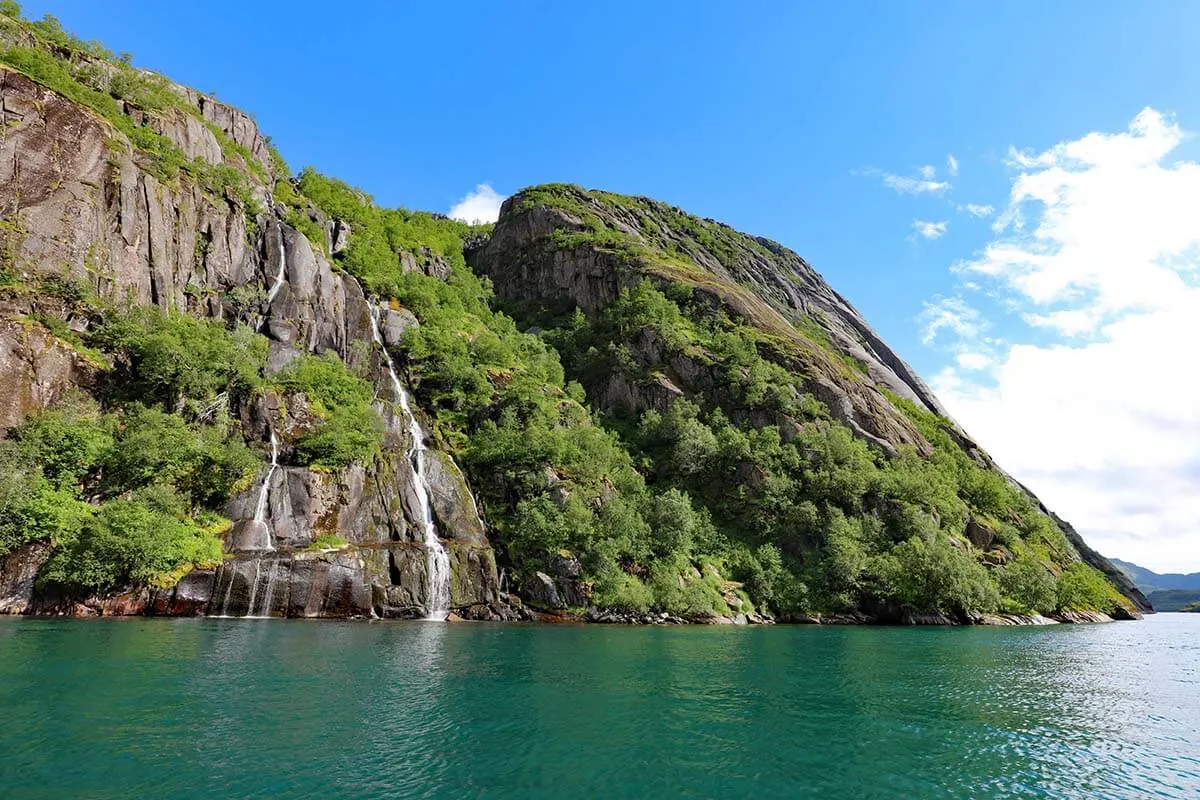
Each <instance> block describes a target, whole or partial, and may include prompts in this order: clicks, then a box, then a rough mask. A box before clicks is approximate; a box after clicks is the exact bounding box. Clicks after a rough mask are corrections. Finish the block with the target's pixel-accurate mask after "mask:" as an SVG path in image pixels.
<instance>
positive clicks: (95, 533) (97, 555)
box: [41, 499, 221, 589]
mask: <svg viewBox="0 0 1200 800" xmlns="http://www.w3.org/2000/svg"><path fill="white" fill-rule="evenodd" d="M220 559H221V543H220V540H219V539H217V538H216V537H215V536H213V535H212V533H211V532H209V531H206V530H204V529H202V528H200V527H199V526H197V525H195V524H194V523H190V522H188V521H184V520H180V519H177V518H176V517H174V516H172V515H170V514H167V513H163V512H161V511H156V510H153V509H151V508H150V507H149V506H148V505H147V504H145V503H144V502H138V500H136V499H130V500H121V499H118V500H110V501H109V502H107V503H105V504H103V505H102V506H100V507H99V508H98V509H97V510H96V512H95V514H94V515H92V516H91V517H90V518H88V519H87V520H86V521H85V522H84V524H83V525H82V526H81V529H80V530H79V532H78V534H77V536H76V537H75V539H74V541H70V542H68V543H66V544H65V546H63V547H61V548H59V549H57V550H56V551H55V553H54V555H53V556H52V557H51V559H50V561H49V562H48V563H47V564H46V567H45V569H44V570H43V572H42V576H41V578H42V580H45V581H53V582H56V583H62V584H65V585H67V586H70V587H78V588H88V589H93V588H100V587H105V586H112V585H115V584H121V583H126V582H132V583H137V584H143V585H145V584H153V583H155V582H156V581H159V580H161V579H162V578H163V577H164V576H166V575H169V574H170V573H172V572H173V571H175V570H177V569H178V568H179V567H181V566H183V565H186V564H195V563H210V562H216V561H220Z"/></svg>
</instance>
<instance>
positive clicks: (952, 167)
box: [946, 153, 958, 178]
mask: <svg viewBox="0 0 1200 800" xmlns="http://www.w3.org/2000/svg"><path fill="white" fill-rule="evenodd" d="M946 172H947V173H949V174H950V177H951V178H953V177H954V176H955V175H957V174H958V159H957V158H955V157H954V154H953V153H951V154H950V155H948V156H946Z"/></svg>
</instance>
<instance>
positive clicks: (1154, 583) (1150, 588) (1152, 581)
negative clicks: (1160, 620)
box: [1109, 558, 1200, 608]
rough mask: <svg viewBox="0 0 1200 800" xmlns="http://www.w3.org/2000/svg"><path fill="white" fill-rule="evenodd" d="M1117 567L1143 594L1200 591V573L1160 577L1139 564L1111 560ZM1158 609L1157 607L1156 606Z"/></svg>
mask: <svg viewBox="0 0 1200 800" xmlns="http://www.w3.org/2000/svg"><path fill="white" fill-rule="evenodd" d="M1109 560H1110V561H1112V563H1113V564H1114V565H1115V566H1116V567H1117V569H1119V570H1121V571H1122V572H1124V573H1125V574H1126V575H1128V576H1129V579H1130V580H1132V581H1133V583H1134V585H1135V586H1137V587H1138V588H1139V589H1141V590H1142V591H1143V592H1146V593H1147V594H1149V593H1150V592H1156V591H1159V590H1162V589H1195V590H1200V572H1193V573H1190V574H1188V575H1184V574H1182V573H1178V572H1169V573H1166V574H1163V575H1160V574H1159V573H1157V572H1153V571H1151V570H1148V569H1146V568H1145V567H1139V566H1138V565H1137V564H1131V563H1129V562H1128V561H1122V560H1120V559H1119V558H1113V559H1109ZM1155 608H1157V605H1156V606H1155Z"/></svg>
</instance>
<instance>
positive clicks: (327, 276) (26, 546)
mask: <svg viewBox="0 0 1200 800" xmlns="http://www.w3.org/2000/svg"><path fill="white" fill-rule="evenodd" d="M3 8H4V9H5V10H6V12H9V13H7V14H6V15H5V16H0V92H2V95H3V105H2V106H0V108H3V113H4V136H3V138H0V208H2V209H3V216H2V217H0V389H2V391H0V430H3V431H4V434H5V436H4V439H3V440H0V462H2V463H3V469H2V470H0V476H2V480H0V557H2V558H3V561H2V563H0V609H3V610H6V611H9V612H12V613H72V614H89V613H106V614H131V613H153V614H210V615H212V614H221V615H227V616H245V615H253V616H335V617H336V616H381V617H412V616H428V617H435V618H442V617H445V616H446V615H447V614H450V613H453V614H456V615H459V616H462V617H468V618H475V619H517V618H523V619H529V618H536V617H538V615H540V614H545V613H553V614H557V615H560V616H561V615H568V616H570V615H578V616H581V617H583V616H586V618H589V619H593V620H598V621H620V620H627V621H659V622H661V621H663V620H667V621H681V620H692V621H707V622H722V621H731V620H732V621H738V622H745V621H752V622H753V621H763V622H765V621H770V620H771V619H780V620H796V621H817V620H823V621H859V622H864V621H879V622H910V623H912V622H917V623H953V622H980V621H988V622H997V623H1000V622H1004V623H1011V622H1019V621H1034V620H1035V619H1036V618H1035V617H1034V615H1035V614H1038V613H1042V614H1053V615H1056V616H1057V617H1058V618H1059V619H1062V620H1064V621H1079V620H1085V619H1101V618H1105V617H1104V616H1102V615H1112V616H1116V617H1123V618H1130V617H1135V616H1137V615H1138V613H1139V611H1145V610H1149V604H1148V603H1147V601H1146V599H1145V597H1144V596H1143V595H1142V594H1141V592H1139V591H1138V589H1137V588H1136V587H1134V585H1133V584H1132V583H1131V582H1130V581H1129V580H1128V578H1127V577H1126V576H1125V574H1124V573H1122V572H1120V571H1119V570H1118V569H1117V568H1116V567H1114V566H1113V565H1112V564H1111V563H1109V562H1108V561H1107V560H1106V559H1105V558H1104V557H1103V556H1101V555H1099V554H1098V553H1096V552H1095V551H1093V550H1091V549H1090V548H1088V547H1087V545H1086V544H1085V543H1084V542H1083V540H1082V539H1081V538H1080V537H1079V535H1078V534H1077V533H1076V532H1075V531H1074V529H1072V528H1071V526H1070V525H1069V524H1067V523H1066V522H1064V521H1063V520H1060V519H1059V518H1057V517H1056V516H1054V515H1053V514H1052V513H1050V512H1049V510H1048V509H1046V508H1045V507H1044V506H1043V505H1042V504H1041V503H1040V502H1039V501H1038V499H1037V498H1036V496H1034V495H1033V494H1032V493H1031V492H1030V491H1029V490H1027V489H1026V488H1025V487H1023V486H1021V485H1020V484H1018V483H1017V482H1016V481H1014V480H1013V479H1012V478H1011V477H1010V476H1008V475H1007V474H1006V473H1005V472H1004V471H1003V470H1002V469H1001V468H1000V467H999V466H998V465H996V464H995V463H994V461H993V460H992V459H991V458H990V456H988V454H987V453H986V452H985V451H984V450H983V449H982V448H981V447H979V446H978V445H977V444H976V443H975V442H974V441H973V440H972V439H971V438H970V436H969V435H968V434H967V433H966V432H965V431H963V430H962V429H961V428H960V427H959V426H958V425H957V424H956V423H954V422H953V421H952V420H951V419H950V418H949V417H948V415H947V414H946V412H945V410H944V409H943V408H942V407H941V405H940V404H939V403H938V401H937V398H936V397H934V395H933V394H932V392H930V390H929V388H928V387H927V386H926V385H925V384H924V383H923V382H922V381H921V379H920V378H919V377H918V376H917V375H916V374H915V373H914V372H913V370H912V369H911V368H910V367H908V365H906V364H905V363H904V361H903V360H902V359H901V358H900V357H899V356H898V355H897V354H896V353H895V352H893V351H892V350H891V349H890V348H889V347H888V346H887V345H886V343H884V342H883V341H882V340H881V339H880V337H879V336H878V334H876V333H875V332H874V331H873V330H872V329H871V327H870V326H869V325H868V324H867V323H866V321H865V320H863V319H862V318H861V316H860V315H859V314H858V313H857V312H856V311H855V310H854V309H853V308H852V307H851V306H850V305H849V303H847V302H846V301H845V299H844V298H842V297H841V296H840V295H838V294H837V293H836V292H835V291H834V290H833V289H832V288H830V287H829V286H828V285H827V284H826V283H825V281H824V280H823V279H822V278H821V276H820V275H819V274H818V273H817V272H816V271H815V270H814V269H813V268H812V267H811V266H810V265H809V264H807V263H806V262H805V261H804V260H803V259H802V258H800V257H799V256H798V255H796V254H795V253H793V252H792V251H790V250H788V249H787V248H785V247H783V246H781V245H779V244H777V243H775V242H772V241H770V240H767V239H762V238H759V237H754V236H750V235H746V234H743V233H739V232H737V231H734V230H733V229H731V228H729V227H728V226H725V225H722V224H720V223H718V222H715V221H712V220H706V219H700V218H697V217H694V216H692V215H689V214H687V213H686V212H683V211H681V210H680V209H678V208H674V207H672V206H669V205H666V204H664V203H660V202H657V201H654V200H651V199H648V198H642V197H629V196H625V195H619V194H613V193H609V192H603V191H596V190H585V189H582V188H580V187H577V186H571V185H564V184H554V185H545V186H537V187H531V188H528V189H525V190H523V191H521V192H519V193H517V194H516V195H514V196H513V197H511V198H509V199H508V200H507V201H506V202H505V204H504V207H503V209H502V211H501V214H500V219H499V221H498V222H497V223H496V224H495V225H494V226H468V225H464V224H462V223H458V222H455V221H453V220H449V219H447V218H445V217H443V216H440V215H436V214H428V213H423V212H413V211H409V210H405V209H385V208H381V207H379V206H378V205H376V204H375V203H374V201H373V200H372V199H371V198H370V196H369V195H367V194H365V193H363V192H361V191H359V190H357V189H355V188H353V187H351V186H348V185H346V184H344V183H342V182H340V181H338V180H336V179H333V178H330V177H327V176H323V175H320V174H319V173H317V172H315V171H314V170H312V169H307V168H306V169H304V170H302V171H301V172H300V173H299V174H293V173H292V171H291V170H290V169H289V168H288V166H287V165H286V164H285V163H284V162H283V159H282V158H281V157H280V156H279V154H278V152H276V151H275V150H274V148H273V147H272V146H271V144H270V142H269V140H268V139H267V138H266V137H265V136H263V135H262V134H261V133H260V132H259V130H258V128H257V126H256V124H255V123H254V121H253V119H252V118H251V117H250V116H248V115H247V114H245V113H244V112H242V111H239V110H237V109H234V108H231V107H230V106H227V105H225V104H223V103H221V102H220V101H218V100H215V99H214V98H211V97H208V96H206V95H203V94H200V93H198V92H195V91H194V90H191V89H188V88H186V87H182V86H178V85H176V84H173V83H171V82H169V81H168V80H167V79H165V78H162V77H161V76H158V75H154V74H152V73H148V72H145V71H142V70H138V69H137V68H135V67H133V66H132V65H131V64H130V63H128V60H127V59H119V58H115V57H113V56H112V54H111V53H108V52H107V51H106V50H104V49H103V47H102V46H100V45H97V44H95V43H84V42H81V41H79V40H78V39H76V38H75V37H73V36H71V35H70V34H68V33H66V32H64V31H63V30H62V29H61V28H60V27H59V26H58V25H57V23H56V22H55V21H54V20H53V19H52V18H46V19H43V20H41V21H38V22H29V21H25V20H20V19H18V18H17V17H15V16H14V15H13V14H12V13H11V12H12V4H11V3H10V4H5V5H4V6H3Z"/></svg>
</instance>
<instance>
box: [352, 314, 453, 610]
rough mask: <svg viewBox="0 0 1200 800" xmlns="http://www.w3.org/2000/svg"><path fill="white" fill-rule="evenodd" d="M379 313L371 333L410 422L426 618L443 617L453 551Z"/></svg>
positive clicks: (417, 425)
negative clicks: (438, 518) (439, 520)
mask: <svg viewBox="0 0 1200 800" xmlns="http://www.w3.org/2000/svg"><path fill="white" fill-rule="evenodd" d="M377 313H378V310H377V309H374V308H372V309H371V314H370V316H371V335H372V336H373V337H374V338H375V341H376V342H377V343H378V344H379V347H380V349H381V350H382V351H383V359H384V362H385V363H386V364H387V369H388V375H389V376H391V379H392V388H393V389H394V390H395V393H396V398H397V400H398V402H399V404H400V408H401V410H402V411H403V412H404V418H405V420H407V422H408V433H409V438H411V439H412V447H410V448H409V451H408V464H409V467H410V468H411V469H412V472H413V477H414V478H416V485H417V492H416V495H417V505H418V506H420V513H421V529H422V534H423V538H424V544H425V573H426V576H427V577H428V580H429V585H428V595H427V596H426V598H425V619H433V620H444V619H445V618H446V617H447V615H448V614H449V613H450V577H451V575H450V554H449V553H448V552H446V548H445V546H444V545H443V544H442V540H441V539H439V538H438V535H437V528H436V526H435V525H434V522H433V505H432V503H431V501H430V492H429V483H428V481H427V480H426V477H425V449H426V448H425V432H424V431H423V430H421V423H419V422H417V417H416V415H415V414H413V411H412V407H411V406H410V405H409V400H408V392H406V391H405V390H404V385H403V384H401V383H400V378H399V377H398V376H397V375H396V367H395V365H394V364H393V363H392V356H391V354H390V353H388V349H387V345H385V344H384V342H383V336H382V335H381V334H380V332H379V322H378V321H377V320H376V318H375V317H376V314H377Z"/></svg>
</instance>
